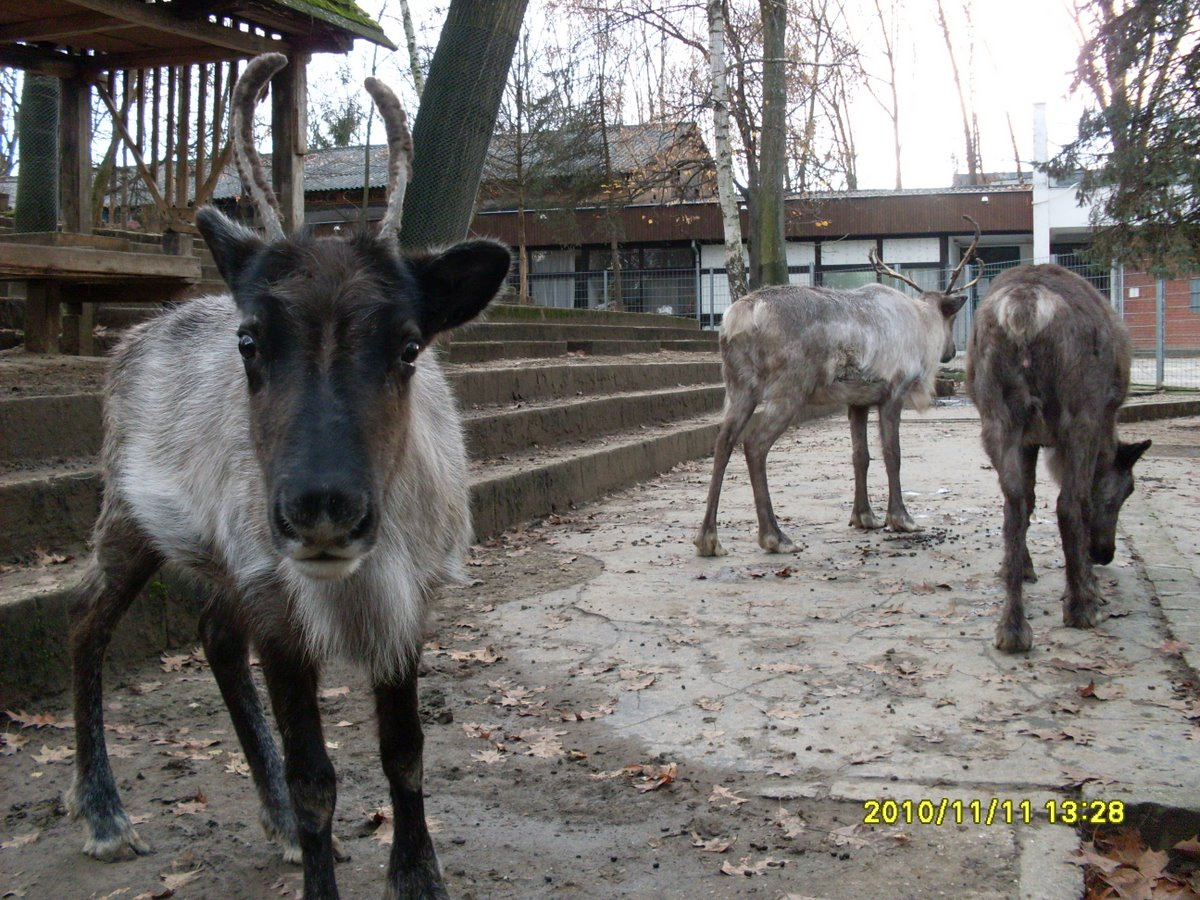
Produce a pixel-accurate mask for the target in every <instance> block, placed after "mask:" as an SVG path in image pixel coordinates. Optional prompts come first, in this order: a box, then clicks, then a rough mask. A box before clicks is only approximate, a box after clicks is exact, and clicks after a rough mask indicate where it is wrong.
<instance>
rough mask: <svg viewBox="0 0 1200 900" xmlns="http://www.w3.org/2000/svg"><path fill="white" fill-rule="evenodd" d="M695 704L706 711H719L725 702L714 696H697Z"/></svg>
mask: <svg viewBox="0 0 1200 900" xmlns="http://www.w3.org/2000/svg"><path fill="white" fill-rule="evenodd" d="M696 705H697V706H698V707H700V708H701V709H703V710H707V711H708V712H720V711H721V710H723V709H724V708H725V704H724V703H722V702H721V701H720V700H718V699H717V698H716V697H699V698H697V700H696Z"/></svg>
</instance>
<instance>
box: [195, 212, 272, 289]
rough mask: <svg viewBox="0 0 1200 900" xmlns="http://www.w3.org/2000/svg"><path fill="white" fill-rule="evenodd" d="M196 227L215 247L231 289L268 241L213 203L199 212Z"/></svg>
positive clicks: (219, 265)
mask: <svg viewBox="0 0 1200 900" xmlns="http://www.w3.org/2000/svg"><path fill="white" fill-rule="evenodd" d="M196 227H197V228H198V229H200V234H201V235H202V236H203V237H204V243H206V244H208V249H209V250H210V251H212V255H213V260H214V261H215V262H216V264H217V268H218V269H219V270H220V272H221V277H222V278H224V279H225V283H226V284H227V285H229V289H230V290H231V291H232V290H234V282H236V281H237V280H238V276H239V275H240V274H241V272H242V270H243V269H245V267H246V263H247V262H248V261H249V260H250V258H251V257H253V256H254V254H256V253H257V252H258V251H259V250H261V249H262V248H263V247H265V246H266V245H265V244H264V243H263V242H262V239H261V238H260V237H259V236H258V235H257V234H255V233H254V232H253V231H251V230H250V229H249V228H244V227H243V226H241V225H238V224H237V223H236V222H233V221H230V220H229V219H228V218H226V217H225V216H224V215H222V214H221V213H220V212H218V211H217V210H215V209H213V208H212V207H211V206H206V207H204V208H203V209H201V210H200V211H199V212H197V213H196Z"/></svg>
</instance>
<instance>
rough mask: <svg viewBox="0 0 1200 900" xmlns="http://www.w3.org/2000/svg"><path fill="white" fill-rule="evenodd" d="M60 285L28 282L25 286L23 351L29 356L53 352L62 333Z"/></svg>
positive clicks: (55, 350) (55, 351) (52, 282)
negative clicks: (30, 354)
mask: <svg viewBox="0 0 1200 900" xmlns="http://www.w3.org/2000/svg"><path fill="white" fill-rule="evenodd" d="M61 297H62V285H61V284H59V283H58V282H57V281H30V282H29V283H28V284H26V285H25V349H26V350H28V351H29V352H30V353H57V352H58V347H59V343H58V342H59V334H60V333H61V332H62V307H61V306H60V305H59V300H60V299H61Z"/></svg>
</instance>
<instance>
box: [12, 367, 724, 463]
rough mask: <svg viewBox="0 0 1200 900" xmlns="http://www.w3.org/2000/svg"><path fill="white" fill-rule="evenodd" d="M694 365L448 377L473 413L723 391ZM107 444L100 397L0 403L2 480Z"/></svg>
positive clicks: (716, 372) (489, 371)
mask: <svg viewBox="0 0 1200 900" xmlns="http://www.w3.org/2000/svg"><path fill="white" fill-rule="evenodd" d="M691 357H692V354H686V355H680V356H678V357H667V356H665V355H663V354H646V355H645V356H643V357H641V358H639V359H637V360H636V361H627V360H625V359H622V358H621V357H616V358H613V359H607V358H597V359H588V360H584V359H581V358H578V357H572V358H569V359H568V360H567V361H559V360H556V361H554V363H553V364H552V365H543V366H534V365H529V364H528V363H526V364H524V365H520V366H487V367H483V366H475V367H462V366H452V367H450V369H449V371H448V373H447V374H448V375H449V377H450V381H451V383H452V384H453V385H454V389H455V393H456V394H457V395H458V398H459V404H460V405H461V406H463V407H464V408H468V409H469V408H471V407H477V406H506V405H511V404H513V403H516V402H522V401H524V402H527V403H535V402H536V403H540V402H546V401H551V400H555V399H574V398H578V397H580V396H583V395H592V394H618V393H628V392H631V391H649V390H651V389H654V388H671V387H677V386H681V385H697V384H712V385H718V384H720V381H721V365H720V362H719V361H718V360H716V359H715V358H714V359H694V358H691ZM102 439H103V426H102V422H101V398H100V394H99V392H98V391H89V392H81V393H72V394H52V395H34V396H29V397H26V396H21V395H17V396H15V397H0V472H3V471H10V470H12V469H14V468H21V467H28V466H36V465H46V464H49V463H52V462H55V461H59V460H64V459H78V458H82V457H89V456H94V455H96V454H98V453H99V452H100V443H101V440H102Z"/></svg>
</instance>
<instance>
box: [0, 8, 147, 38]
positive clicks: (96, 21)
mask: <svg viewBox="0 0 1200 900" xmlns="http://www.w3.org/2000/svg"><path fill="white" fill-rule="evenodd" d="M136 27H137V26H136V25H133V24H131V23H129V22H118V21H113V18H112V16H107V15H105V14H103V13H95V12H85V13H74V14H72V15H67V16H54V17H53V18H49V19H30V20H28V21H25V22H10V23H8V24H7V25H0V42H5V41H26V42H27V43H30V44H32V43H36V42H37V41H47V42H49V43H53V44H62V43H67V42H66V41H64V40H63V38H69V37H75V36H77V35H80V34H95V33H96V32H97V31H103V32H105V33H108V32H110V31H123V30H124V29H126V28H136Z"/></svg>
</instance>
